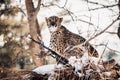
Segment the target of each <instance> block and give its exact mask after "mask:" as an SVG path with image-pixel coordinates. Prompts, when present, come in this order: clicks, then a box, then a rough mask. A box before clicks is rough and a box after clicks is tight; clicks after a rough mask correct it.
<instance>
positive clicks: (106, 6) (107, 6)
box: [90, 4, 118, 11]
mask: <svg viewBox="0 0 120 80" xmlns="http://www.w3.org/2000/svg"><path fill="white" fill-rule="evenodd" d="M117 5H118V4H113V5H104V6H102V7H98V8H94V9H90V11H93V10H98V9H103V8H110V7H115V6H117Z"/></svg>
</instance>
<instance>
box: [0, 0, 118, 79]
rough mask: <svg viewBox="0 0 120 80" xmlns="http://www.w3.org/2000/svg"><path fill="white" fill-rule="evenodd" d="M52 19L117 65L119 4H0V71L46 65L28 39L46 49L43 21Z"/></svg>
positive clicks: (48, 0)
mask: <svg viewBox="0 0 120 80" xmlns="http://www.w3.org/2000/svg"><path fill="white" fill-rule="evenodd" d="M51 15H57V16H60V17H63V19H64V20H63V21H64V22H63V23H62V24H63V25H65V26H66V28H68V29H69V30H70V31H72V32H74V33H77V34H79V35H82V36H83V37H85V38H86V39H87V40H88V41H89V42H90V43H91V44H92V45H93V46H94V47H95V48H96V49H97V51H98V52H99V55H100V57H101V56H102V58H103V59H104V60H108V59H111V58H114V59H116V61H117V62H120V45H119V44H120V39H119V38H120V0H74V1H72V0H0V70H1V71H2V70H3V69H4V68H9V69H15V70H21V69H26V70H31V69H34V68H35V67H37V66H41V65H44V64H47V60H46V57H45V56H44V53H45V51H44V49H43V47H41V46H39V45H38V44H36V43H34V42H32V41H31V40H30V36H31V37H33V38H34V39H36V40H38V37H39V41H43V42H44V43H45V45H46V46H48V45H49V32H48V29H47V26H46V23H45V17H49V16H51ZM4 76H6V75H4ZM2 77H3V74H0V78H2Z"/></svg>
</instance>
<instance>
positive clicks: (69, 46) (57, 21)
mask: <svg viewBox="0 0 120 80" xmlns="http://www.w3.org/2000/svg"><path fill="white" fill-rule="evenodd" d="M45 19H46V23H47V26H48V29H49V31H50V46H49V47H50V48H51V49H53V50H54V51H56V52H57V53H59V54H61V55H62V56H68V57H70V56H76V55H78V56H80V57H81V56H82V55H83V54H84V50H83V49H82V48H81V47H80V48H79V47H75V48H73V47H74V46H77V45H81V46H82V47H84V48H85V49H86V50H87V51H88V53H89V54H88V55H90V56H94V57H98V56H99V55H98V52H97V50H96V49H95V48H93V46H92V45H91V44H90V43H89V42H87V41H86V39H85V38H83V37H82V36H80V35H78V34H75V33H73V32H71V31H69V30H68V29H67V28H65V27H64V26H63V25H61V23H62V21H63V18H59V17H57V16H51V17H49V18H45Z"/></svg>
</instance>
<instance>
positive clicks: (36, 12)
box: [34, 0, 41, 17]
mask: <svg viewBox="0 0 120 80" xmlns="http://www.w3.org/2000/svg"><path fill="white" fill-rule="evenodd" d="M40 5H41V0H38V5H37V8H36V10H35V13H34V16H36V17H37V14H38V12H39V10H40Z"/></svg>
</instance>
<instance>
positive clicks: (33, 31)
mask: <svg viewBox="0 0 120 80" xmlns="http://www.w3.org/2000/svg"><path fill="white" fill-rule="evenodd" d="M25 4H26V9H27V15H28V23H29V27H30V36H31V37H32V38H34V39H35V40H37V37H38V36H39V37H40V38H41V35H40V29H39V24H38V20H37V13H38V11H39V9H40V4H41V0H38V5H37V8H34V5H33V1H32V0H25ZM30 49H31V55H32V58H33V61H34V63H35V65H36V66H40V65H43V64H44V58H43V57H41V58H39V57H38V56H36V55H38V54H40V53H41V51H42V50H41V49H42V47H41V46H40V45H38V44H36V43H34V42H31V45H30Z"/></svg>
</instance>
